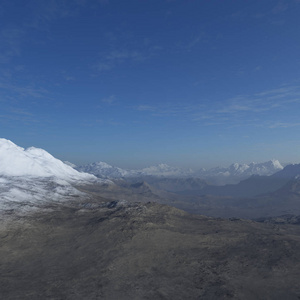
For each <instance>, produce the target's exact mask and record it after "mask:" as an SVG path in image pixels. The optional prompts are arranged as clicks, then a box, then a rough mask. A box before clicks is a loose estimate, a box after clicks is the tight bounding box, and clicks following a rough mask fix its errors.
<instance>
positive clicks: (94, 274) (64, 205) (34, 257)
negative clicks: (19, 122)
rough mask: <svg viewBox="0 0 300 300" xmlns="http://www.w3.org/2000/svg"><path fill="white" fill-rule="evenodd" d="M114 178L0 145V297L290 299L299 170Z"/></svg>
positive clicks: (154, 170)
mask: <svg viewBox="0 0 300 300" xmlns="http://www.w3.org/2000/svg"><path fill="white" fill-rule="evenodd" d="M97 165H98V167H99V165H100V164H97ZM270 165H271V166H272V165H274V163H271V164H270ZM275 165H276V164H275ZM101 166H102V169H107V171H108V173H107V174H110V171H111V169H112V168H113V167H112V168H111V166H109V165H105V164H101ZM100 169H101V168H100ZM238 169H239V168H238V166H236V167H233V171H232V172H234V170H236V171H237V170H238ZM242 169H245V167H243V168H242ZM246 169H249V168H246ZM261 169H262V168H261V167H260V170H261ZM245 171H246V170H244V171H243V172H242V173H244V172H245ZM114 172H115V173H114V174H115V178H114V179H113V181H111V180H108V179H103V178H97V177H95V176H94V175H91V174H87V173H82V172H79V171H77V170H74V169H73V168H72V167H71V166H70V165H68V164H66V163H63V162H61V161H60V160H58V159H56V158H54V157H53V156H52V155H50V154H49V153H48V152H46V151H45V150H42V149H38V148H33V147H31V148H28V149H23V148H21V147H18V146H17V145H15V144H14V143H12V142H10V141H8V140H5V139H0V240H1V243H0V274H1V276H0V296H1V297H0V298H1V299H7V300H14V299H26V300H27V299H28V300H29V299H30V300H32V299H44V298H49V299H57V300H58V299H72V300H74V299H75V300H77V299H78V300H79V299H108V300H110V299H111V300H114V299H124V300H127V299H128V300H129V299H174V300H180V299H249V300H254V299H295V300H296V299H299V297H300V290H299V262H300V252H299V250H298V249H299V247H300V239H299V236H300V227H299V226H297V224H299V220H300V218H299V216H293V215H292V213H294V214H297V213H298V214H299V215H300V205H299V203H300V201H299V200H300V178H299V174H300V165H292V166H287V167H285V168H284V169H282V170H281V171H279V172H277V173H275V174H273V175H270V176H259V175H252V176H250V177H249V178H247V179H245V180H243V181H241V182H240V183H239V184H228V185H224V186H213V185H211V184H208V183H207V182H206V181H205V180H203V179H201V178H197V177H195V178H194V177H184V176H183V177H176V176H175V175H174V174H178V172H179V171H178V170H176V168H172V167H169V166H166V165H160V166H158V167H151V168H145V169H143V171H141V170H140V171H139V172H137V173H135V175H134V176H140V177H134V176H132V177H130V176H129V177H126V176H124V173H123V172H122V169H120V170H118V169H117V168H115V169H114ZM222 172H223V171H222ZM222 172H221V173H222ZM264 172H265V171H264ZM179 173H180V172H179ZM125 174H126V173H125ZM127 174H128V173H127ZM162 174H164V175H162ZM180 174H181V173H180ZM121 175H122V176H121ZM185 176H186V175H185ZM224 176H226V175H224ZM103 177H106V178H112V176H111V175H105V176H103ZM283 181H284V182H286V183H285V184H283V185H282V186H281V187H280V188H278V187H279V183H281V182H283ZM274 183H276V184H274ZM266 187H267V188H268V189H270V190H272V191H270V192H269V193H267V194H264V195H260V196H257V195H255V196H253V197H243V196H241V193H243V191H244V193H253V191H255V190H256V193H257V192H262V191H263V190H264V189H266ZM203 193H204V194H203ZM225 194H230V195H229V196H226V195H225ZM224 195H225V196H224ZM176 207H177V208H180V209H177V208H176ZM181 209H184V210H185V211H183V210H181ZM188 212H191V213H192V214H190V213H188ZM205 215H206V216H205ZM215 217H218V218H215ZM220 217H221V218H220ZM239 218H249V219H250V218H252V219H253V218H259V221H260V223H259V222H256V221H253V220H242V219H239ZM265 223H267V224H265ZM291 224H294V225H291Z"/></svg>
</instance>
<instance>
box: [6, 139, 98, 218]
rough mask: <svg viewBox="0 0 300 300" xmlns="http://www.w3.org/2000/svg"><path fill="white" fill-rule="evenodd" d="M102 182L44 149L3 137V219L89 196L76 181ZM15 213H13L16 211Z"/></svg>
mask: <svg viewBox="0 0 300 300" xmlns="http://www.w3.org/2000/svg"><path fill="white" fill-rule="evenodd" d="M94 182H101V180H99V179H97V178H96V177H95V176H93V175H91V174H87V173H80V172H78V171H76V170H74V169H73V168H72V167H70V166H68V165H66V164H64V163H63V162H62V161H60V160H58V159H56V158H54V157H53V156H52V155H51V154H49V153H48V152H46V151H45V150H43V149H38V148H34V147H31V148H28V149H26V150H25V149H24V148H21V147H19V146H17V145H15V144H14V143H13V142H11V141H9V140H6V139H0V215H1V216H0V218H1V219H3V220H4V219H6V218H5V217H8V216H14V215H15V214H23V213H27V212H31V211H34V210H36V209H40V208H42V207H45V206H44V205H45V203H53V202H55V201H59V202H60V201H65V200H70V199H74V197H79V196H80V197H86V195H85V194H84V193H82V192H80V191H78V190H77V189H76V188H75V187H74V186H73V184H77V183H94ZM12 212H13V214H12Z"/></svg>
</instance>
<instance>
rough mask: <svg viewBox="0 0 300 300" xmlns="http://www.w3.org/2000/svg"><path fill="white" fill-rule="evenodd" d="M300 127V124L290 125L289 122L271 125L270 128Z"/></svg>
mask: <svg viewBox="0 0 300 300" xmlns="http://www.w3.org/2000/svg"><path fill="white" fill-rule="evenodd" d="M298 126H300V122H296V123H289V122H277V123H273V124H271V125H269V128H291V127H298Z"/></svg>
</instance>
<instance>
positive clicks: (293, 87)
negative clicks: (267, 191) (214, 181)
mask: <svg viewBox="0 0 300 300" xmlns="http://www.w3.org/2000/svg"><path fill="white" fill-rule="evenodd" d="M299 15H300V1H299V0H288V1H285V0H283V1H276V0H270V1H268V0H251V1H250V0H248V1H247V0H244V1H236V0H235V1H233V0H226V1H221V0H218V1H217V0H215V1H214V0H212V1H200V0H199V1H196V0H194V1H192V0H184V1H183V0H182V1H181V0H132V1H131V0H129V1H121V0H47V1H46V0H27V1H23V0H9V1H8V0H4V1H1V3H0V24H1V26H0V64H1V67H0V132H1V134H0V136H1V137H4V138H7V139H10V140H12V141H13V142H15V143H16V144H18V145H20V146H22V147H29V146H36V147H41V148H44V149H46V150H47V151H49V152H50V153H51V154H53V155H54V156H56V157H58V158H60V159H63V160H69V161H71V162H74V163H76V164H83V163H89V162H93V161H105V162H107V163H110V164H113V165H117V166H120V167H125V168H130V167H131V168H135V167H136V168H138V167H144V166H148V165H152V164H157V163H161V162H164V163H168V164H170V165H173V166H179V167H193V168H196V169H197V168H200V167H210V166H216V165H224V166H226V165H228V164H230V163H232V162H251V161H256V162H261V161H266V160H269V159H272V158H276V159H279V160H280V161H282V162H300V157H299V149H300V118H299V112H300V55H299V53H300V18H299Z"/></svg>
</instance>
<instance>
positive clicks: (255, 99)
mask: <svg viewBox="0 0 300 300" xmlns="http://www.w3.org/2000/svg"><path fill="white" fill-rule="evenodd" d="M299 104H300V86H298V85H286V86H282V87H280V88H276V89H272V90H267V91H263V92H260V93H256V94H253V95H239V96H237V97H235V98H231V99H223V100H222V101H216V100H215V101H211V102H209V101H208V100H205V101H203V100H199V104H198V103H195V102H193V103H189V102H188V101H182V103H169V104H157V105H155V106H154V105H151V104H140V105H139V106H136V107H135V109H136V110H138V111H141V112H144V113H149V114H151V115H152V116H153V117H179V118H181V119H182V118H184V119H186V120H189V121H193V122H197V123H200V124H202V125H204V126H213V125H222V124H223V125H226V126H228V127H233V126H253V127H257V126H263V127H265V128H280V127H281V128H288V127H295V126H299V125H300V123H298V122H288V121H289V120H285V119H284V118H285V117H286V115H287V114H288V112H289V111H295V110H297V109H299ZM284 111H285V112H286V113H285V114H282V112H284ZM275 116H276V117H278V116H279V118H280V117H281V118H282V120H279V121H278V122H276V123H275V122H273V123H271V124H270V119H271V118H272V117H274V118H275Z"/></svg>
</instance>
